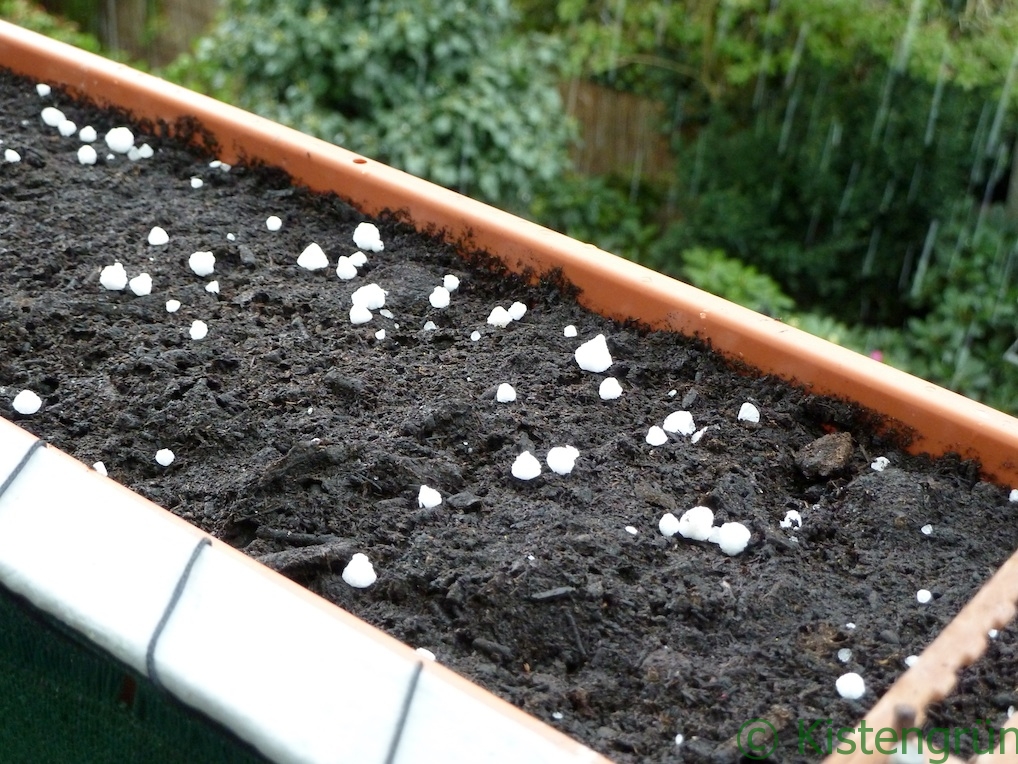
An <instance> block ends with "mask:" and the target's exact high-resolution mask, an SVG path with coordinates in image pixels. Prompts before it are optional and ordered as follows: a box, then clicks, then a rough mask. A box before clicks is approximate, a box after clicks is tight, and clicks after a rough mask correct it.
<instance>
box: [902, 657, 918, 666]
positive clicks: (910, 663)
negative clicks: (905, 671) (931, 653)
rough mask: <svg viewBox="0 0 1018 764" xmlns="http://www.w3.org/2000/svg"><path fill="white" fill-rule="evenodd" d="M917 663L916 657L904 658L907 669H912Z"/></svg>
mask: <svg viewBox="0 0 1018 764" xmlns="http://www.w3.org/2000/svg"><path fill="white" fill-rule="evenodd" d="M918 662H919V656H918V655H908V656H906V657H905V665H906V666H908V667H909V668H912V667H913V666H914V665H916V664H917V663H918Z"/></svg>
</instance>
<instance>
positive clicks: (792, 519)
mask: <svg viewBox="0 0 1018 764" xmlns="http://www.w3.org/2000/svg"><path fill="white" fill-rule="evenodd" d="M792 523H795V527H796V528H801V527H802V515H800V514H799V512H798V510H795V509H790V510H788V511H787V512H785V519H784V520H782V521H781V522H779V523H778V525H780V526H781V527H782V528H791V527H792Z"/></svg>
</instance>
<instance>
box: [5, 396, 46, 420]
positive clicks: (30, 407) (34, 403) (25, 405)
mask: <svg viewBox="0 0 1018 764" xmlns="http://www.w3.org/2000/svg"><path fill="white" fill-rule="evenodd" d="M11 405H12V406H14V410H15V411H17V412H18V413H19V414H24V415H25V416H31V415H32V414H34V413H35V412H37V411H38V410H39V409H40V408H42V398H40V397H39V396H38V395H36V394H35V393H33V392H32V391H31V390H22V391H21V392H20V393H18V394H17V395H15V396H14V400H13V401H12V402H11Z"/></svg>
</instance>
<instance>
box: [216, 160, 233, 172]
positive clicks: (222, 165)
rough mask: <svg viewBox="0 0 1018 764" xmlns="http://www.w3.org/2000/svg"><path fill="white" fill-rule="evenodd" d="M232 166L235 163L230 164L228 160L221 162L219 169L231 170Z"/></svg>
mask: <svg viewBox="0 0 1018 764" xmlns="http://www.w3.org/2000/svg"><path fill="white" fill-rule="evenodd" d="M232 167H233V165H228V164H226V162H220V163H219V169H220V170H222V171H223V172H229V171H230V170H231V169H232Z"/></svg>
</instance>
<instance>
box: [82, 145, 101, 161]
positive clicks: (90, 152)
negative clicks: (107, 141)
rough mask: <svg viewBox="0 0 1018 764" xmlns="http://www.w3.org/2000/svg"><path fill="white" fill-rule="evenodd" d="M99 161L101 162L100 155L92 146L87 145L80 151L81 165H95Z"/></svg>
mask: <svg viewBox="0 0 1018 764" xmlns="http://www.w3.org/2000/svg"><path fill="white" fill-rule="evenodd" d="M97 161H99V155H98V154H96V153H95V149H94V148H92V147H91V146H89V145H85V146H82V147H81V148H80V149H78V163H79V164H95V163H96V162H97Z"/></svg>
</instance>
